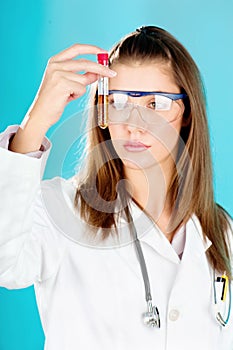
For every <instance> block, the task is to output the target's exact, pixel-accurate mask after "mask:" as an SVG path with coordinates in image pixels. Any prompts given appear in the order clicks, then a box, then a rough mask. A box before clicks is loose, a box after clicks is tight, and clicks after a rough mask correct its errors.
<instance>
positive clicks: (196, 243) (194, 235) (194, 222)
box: [131, 202, 212, 264]
mask: <svg viewBox="0 0 233 350" xmlns="http://www.w3.org/2000/svg"><path fill="white" fill-rule="evenodd" d="M131 208H132V211H131V212H132V217H133V219H134V223H135V227H136V229H137V233H138V238H139V240H140V241H142V242H144V243H146V244H148V245H149V246H151V247H152V248H153V249H154V250H155V251H156V252H157V253H158V254H160V255H161V256H163V257H164V258H166V259H168V260H170V261H171V262H173V263H175V264H179V263H180V262H181V261H180V258H179V257H178V255H177V254H176V252H175V250H174V248H173V247H172V245H171V244H170V242H169V241H168V239H167V238H166V237H165V235H164V234H163V233H162V231H161V230H160V229H159V227H158V226H157V225H156V223H154V222H153V221H152V220H151V219H150V218H149V217H148V216H147V215H146V214H145V213H144V212H143V211H142V210H141V209H140V208H139V207H138V206H137V205H136V204H135V203H134V202H133V203H132V205H131ZM185 231H186V242H185V246H184V252H183V257H182V261H187V260H188V259H193V258H197V259H199V258H200V257H201V256H202V255H203V254H204V253H205V251H206V250H207V249H208V248H209V247H210V246H211V244H212V242H211V241H210V240H209V239H208V238H207V239H206V240H205V239H204V235H203V231H202V228H201V225H200V222H199V220H198V218H197V216H196V215H195V214H193V215H192V216H191V218H190V219H189V220H188V222H187V223H186V228H185Z"/></svg>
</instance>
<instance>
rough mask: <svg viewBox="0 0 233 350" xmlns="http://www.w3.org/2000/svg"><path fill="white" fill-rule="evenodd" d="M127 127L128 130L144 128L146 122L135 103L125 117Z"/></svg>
mask: <svg viewBox="0 0 233 350" xmlns="http://www.w3.org/2000/svg"><path fill="white" fill-rule="evenodd" d="M127 127H128V130H129V131H130V132H135V131H141V132H144V131H145V130H146V127H147V125H146V123H145V121H144V120H143V118H142V115H141V113H140V110H139V108H138V107H137V106H136V105H135V106H133V108H132V110H131V111H130V114H129V117H128V119H127Z"/></svg>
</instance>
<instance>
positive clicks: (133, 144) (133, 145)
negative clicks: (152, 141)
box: [124, 141, 150, 152]
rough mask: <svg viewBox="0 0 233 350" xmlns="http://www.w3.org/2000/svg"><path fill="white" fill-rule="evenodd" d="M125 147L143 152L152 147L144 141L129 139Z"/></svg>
mask: <svg viewBox="0 0 233 350" xmlns="http://www.w3.org/2000/svg"><path fill="white" fill-rule="evenodd" d="M124 148H125V149H126V150H127V151H128V152H143V151H146V150H147V149H148V148H150V146H147V145H144V143H142V142H140V141H127V142H126V143H125V144H124Z"/></svg>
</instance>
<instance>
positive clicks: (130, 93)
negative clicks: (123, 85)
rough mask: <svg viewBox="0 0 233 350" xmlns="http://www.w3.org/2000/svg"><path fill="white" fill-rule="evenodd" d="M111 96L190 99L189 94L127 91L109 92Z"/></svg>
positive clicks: (174, 99)
mask: <svg viewBox="0 0 233 350" xmlns="http://www.w3.org/2000/svg"><path fill="white" fill-rule="evenodd" d="M108 94H109V95H112V94H124V95H127V96H130V97H141V96H147V95H160V96H164V97H167V98H170V99H171V100H173V101H176V100H180V99H184V98H186V97H188V95H187V94H170V93H169V92H160V91H126V90H109V91H108Z"/></svg>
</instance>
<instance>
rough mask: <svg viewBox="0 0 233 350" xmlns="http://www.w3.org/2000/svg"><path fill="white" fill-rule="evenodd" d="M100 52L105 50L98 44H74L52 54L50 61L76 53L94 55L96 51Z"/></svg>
mask: <svg viewBox="0 0 233 350" xmlns="http://www.w3.org/2000/svg"><path fill="white" fill-rule="evenodd" d="M100 52H107V51H106V50H104V49H101V48H100V47H98V46H94V45H88V44H74V45H72V46H71V47H69V48H67V49H65V50H63V51H61V52H60V53H58V54H57V55H55V56H53V57H52V58H51V61H56V62H59V61H64V60H69V59H72V58H74V57H76V56H78V55H83V54H93V55H96V54H97V53H100Z"/></svg>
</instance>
